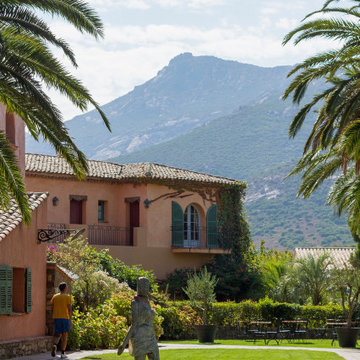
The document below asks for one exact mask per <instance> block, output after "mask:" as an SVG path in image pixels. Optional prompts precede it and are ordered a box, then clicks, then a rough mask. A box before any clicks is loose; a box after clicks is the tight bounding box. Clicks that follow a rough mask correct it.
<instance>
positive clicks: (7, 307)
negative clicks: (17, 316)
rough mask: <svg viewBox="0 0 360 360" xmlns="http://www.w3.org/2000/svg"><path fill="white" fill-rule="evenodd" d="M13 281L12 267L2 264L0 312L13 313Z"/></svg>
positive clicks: (0, 272)
mask: <svg viewBox="0 0 360 360" xmlns="http://www.w3.org/2000/svg"><path fill="white" fill-rule="evenodd" d="M12 282H13V270H12V268H11V267H9V266H0V314H11V313H12Z"/></svg>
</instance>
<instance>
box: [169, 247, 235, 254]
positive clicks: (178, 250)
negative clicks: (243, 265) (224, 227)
mask: <svg viewBox="0 0 360 360" xmlns="http://www.w3.org/2000/svg"><path fill="white" fill-rule="evenodd" d="M171 251H172V252H173V253H174V254H184V253H193V254H230V253H231V250H225V249H213V248H191V247H190V248H189V247H183V248H175V247H173V248H172V249H171Z"/></svg>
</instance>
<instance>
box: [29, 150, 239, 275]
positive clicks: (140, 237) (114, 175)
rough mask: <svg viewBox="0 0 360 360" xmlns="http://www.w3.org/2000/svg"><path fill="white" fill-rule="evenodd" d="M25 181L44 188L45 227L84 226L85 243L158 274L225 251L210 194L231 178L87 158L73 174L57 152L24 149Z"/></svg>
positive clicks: (195, 264) (213, 197) (193, 264)
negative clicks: (81, 176) (80, 174)
mask: <svg viewBox="0 0 360 360" xmlns="http://www.w3.org/2000/svg"><path fill="white" fill-rule="evenodd" d="M25 163H26V187H27V189H29V190H31V191H40V189H41V190H42V191H44V190H45V191H46V192H48V193H49V206H48V222H49V227H52V228H70V229H74V228H85V236H87V237H88V239H89V243H90V244H92V245H95V246H96V247H97V248H109V249H110V254H111V255H112V256H113V257H116V258H119V259H121V260H122V261H124V262H125V263H126V264H127V265H137V264H141V265H142V266H143V267H144V268H145V269H149V270H154V271H155V274H156V275H157V277H159V278H163V277H165V276H166V275H167V274H168V273H169V272H171V271H173V270H174V269H176V268H184V267H198V266H200V265H202V264H204V263H206V262H208V261H209V260H210V259H211V258H212V257H213V256H214V254H218V253H224V252H226V250H224V249H222V247H221V244H219V241H218V229H217V204H216V202H217V194H218V192H219V191H222V189H223V186H224V185H225V186H226V185H232V184H235V183H236V182H235V181H234V180H231V179H226V178H223V177H218V176H212V175H207V174H203V173H198V172H194V171H188V170H183V169H178V168H174V167H169V166H164V165H158V164H153V163H141V164H128V165H119V164H115V163H109V162H104V161H94V160H89V161H88V165H89V171H88V174H87V176H86V179H85V180H83V181H79V180H77V179H76V177H75V175H74V173H73V171H72V170H71V168H70V167H69V166H68V165H67V164H66V162H65V160H64V159H63V158H61V157H58V156H48V155H37V154H26V161H25Z"/></svg>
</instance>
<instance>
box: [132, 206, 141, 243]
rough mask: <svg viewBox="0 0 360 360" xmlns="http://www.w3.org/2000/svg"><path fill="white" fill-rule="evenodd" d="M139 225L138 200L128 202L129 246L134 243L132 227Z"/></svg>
mask: <svg viewBox="0 0 360 360" xmlns="http://www.w3.org/2000/svg"><path fill="white" fill-rule="evenodd" d="M139 225H140V211H139V200H136V201H134V202H131V203H130V246H133V245H134V228H135V227H139Z"/></svg>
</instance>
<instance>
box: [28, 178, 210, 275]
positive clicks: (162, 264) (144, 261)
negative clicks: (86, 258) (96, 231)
mask: <svg viewBox="0 0 360 360" xmlns="http://www.w3.org/2000/svg"><path fill="white" fill-rule="evenodd" d="M26 186H27V189H28V190H31V191H40V190H41V191H47V192H49V198H48V203H49V204H48V221H49V223H64V224H67V227H71V228H78V227H81V225H70V224H69V218H70V200H69V195H82V196H87V201H86V224H88V225H90V224H98V206H97V204H98V200H104V201H107V202H108V206H107V214H106V219H107V222H106V223H104V225H116V226H121V227H128V226H129V203H127V202H126V201H125V199H126V198H133V197H139V208H140V226H139V228H137V229H135V232H134V245H135V246H133V247H129V246H107V245H106V246H97V248H109V249H110V254H111V255H112V256H114V257H117V258H119V259H121V260H122V261H124V262H125V264H127V265H138V264H141V265H143V266H144V268H145V269H148V270H154V271H155V274H156V275H157V276H158V277H160V278H162V277H165V276H166V274H168V273H170V272H171V271H173V270H174V269H176V268H185V267H199V266H200V265H203V264H205V263H206V262H208V261H209V260H210V259H211V257H212V256H213V255H212V254H208V253H202V254H199V253H182V254H179V253H173V252H172V243H171V242H172V239H171V225H172V223H171V222H172V215H171V207H172V201H176V202H178V203H179V204H180V206H181V207H182V209H183V211H185V209H186V207H187V206H188V205H190V204H195V206H196V207H197V209H198V210H199V211H200V214H201V226H202V227H204V228H205V227H206V213H207V210H208V208H209V207H210V206H211V205H212V204H213V203H212V202H210V201H206V200H204V199H203V198H202V197H201V196H200V195H198V194H196V193H190V192H187V193H183V194H182V195H189V196H186V197H181V198H180V197H175V198H172V197H170V198H169V197H168V196H167V195H168V194H171V193H174V191H175V190H173V189H169V188H168V187H167V186H162V185H154V184H148V185H144V184H142V185H137V186H134V185H133V184H107V183H101V182H96V183H95V182H85V181H82V182H81V181H77V180H66V179H57V178H42V177H38V176H26ZM54 196H56V197H57V198H58V199H59V202H58V205H57V206H53V204H52V199H53V197H54ZM159 197H160V199H158V200H156V201H153V202H151V204H150V205H149V207H148V208H146V207H145V204H144V201H145V200H146V199H148V200H150V201H152V200H155V199H157V198H159ZM202 242H203V245H204V246H205V242H206V239H205V232H204V233H203V236H202Z"/></svg>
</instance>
